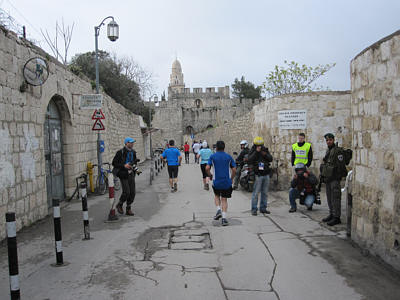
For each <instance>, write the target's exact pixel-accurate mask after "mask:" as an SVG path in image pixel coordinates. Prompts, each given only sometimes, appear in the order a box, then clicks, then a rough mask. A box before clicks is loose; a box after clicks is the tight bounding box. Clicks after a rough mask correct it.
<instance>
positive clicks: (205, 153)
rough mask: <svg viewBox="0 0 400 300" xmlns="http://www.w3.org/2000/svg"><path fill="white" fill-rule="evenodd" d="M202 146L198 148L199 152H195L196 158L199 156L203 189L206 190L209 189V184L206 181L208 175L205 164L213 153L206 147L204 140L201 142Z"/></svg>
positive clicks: (208, 179)
mask: <svg viewBox="0 0 400 300" xmlns="http://www.w3.org/2000/svg"><path fill="white" fill-rule="evenodd" d="M202 147H203V148H201V149H200V151H199V154H197V158H201V162H200V168H201V173H202V174H203V184H204V189H205V190H206V191H208V190H209V189H210V186H209V184H208V182H209V181H210V177H208V175H207V172H206V165H207V163H208V159H209V158H210V156H211V155H212V154H213V152H212V151H211V150H210V148H208V145H207V142H206V141H204V142H203V144H202Z"/></svg>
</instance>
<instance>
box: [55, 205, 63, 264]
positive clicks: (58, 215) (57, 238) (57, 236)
mask: <svg viewBox="0 0 400 300" xmlns="http://www.w3.org/2000/svg"><path fill="white" fill-rule="evenodd" d="M53 217H54V238H55V246H56V261H57V263H56V265H57V266H61V265H63V264H64V259H63V251H62V238H61V213H60V199H53Z"/></svg>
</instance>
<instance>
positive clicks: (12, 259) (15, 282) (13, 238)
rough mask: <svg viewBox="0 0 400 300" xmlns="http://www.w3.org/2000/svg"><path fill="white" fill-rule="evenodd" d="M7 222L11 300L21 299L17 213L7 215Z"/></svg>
mask: <svg viewBox="0 0 400 300" xmlns="http://www.w3.org/2000/svg"><path fill="white" fill-rule="evenodd" d="M6 222H7V246H8V270H9V274H10V295H11V300H14V299H15V300H16V299H20V292H19V275H18V253H17V227H16V224H15V213H14V212H9V213H6Z"/></svg>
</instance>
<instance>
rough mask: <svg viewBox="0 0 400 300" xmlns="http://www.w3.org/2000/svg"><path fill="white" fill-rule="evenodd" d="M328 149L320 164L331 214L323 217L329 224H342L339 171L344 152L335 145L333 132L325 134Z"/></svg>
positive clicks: (323, 220)
mask: <svg viewBox="0 0 400 300" xmlns="http://www.w3.org/2000/svg"><path fill="white" fill-rule="evenodd" d="M324 138H325V141H326V145H327V146H328V150H327V151H326V154H325V157H324V159H323V164H321V166H320V171H321V175H322V179H323V181H324V182H325V185H326V198H327V200H328V206H329V216H327V217H325V218H323V219H322V222H326V223H327V224H328V225H329V226H334V225H336V224H340V223H341V221H340V214H341V198H342V192H341V189H340V180H341V179H342V178H341V175H340V172H339V168H340V164H342V163H343V160H344V157H343V153H342V152H341V151H340V149H339V147H337V145H335V136H334V135H333V134H332V133H327V134H325V135H324Z"/></svg>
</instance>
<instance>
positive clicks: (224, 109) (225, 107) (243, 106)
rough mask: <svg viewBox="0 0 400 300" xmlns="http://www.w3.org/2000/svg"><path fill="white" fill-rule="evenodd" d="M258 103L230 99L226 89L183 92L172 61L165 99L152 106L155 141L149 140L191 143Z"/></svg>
mask: <svg viewBox="0 0 400 300" xmlns="http://www.w3.org/2000/svg"><path fill="white" fill-rule="evenodd" d="M260 101H262V100H258V99H257V100H251V99H250V100H249V99H242V100H240V99H234V98H231V97H230V89H229V86H225V87H218V88H215V87H209V88H206V89H205V90H204V89H203V88H193V89H190V88H186V87H185V82H184V76H183V73H182V67H181V64H180V62H179V61H178V60H177V59H176V60H175V61H174V62H173V64H172V71H171V75H170V83H169V86H168V99H166V100H165V101H161V102H160V103H159V105H158V106H154V108H155V115H154V119H153V121H152V122H153V126H154V127H155V128H157V129H158V131H159V132H158V133H159V138H158V139H153V143H154V145H159V146H161V145H162V144H164V143H165V140H169V139H174V140H175V141H176V142H177V144H183V143H184V141H191V140H192V137H193V138H196V136H197V133H199V132H202V131H204V130H207V129H210V128H213V127H216V126H219V125H223V124H224V123H226V122H228V121H232V120H235V119H236V118H239V117H240V116H243V115H244V114H246V113H248V112H249V111H250V110H251V109H252V108H253V106H254V105H257V104H259V103H260Z"/></svg>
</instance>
